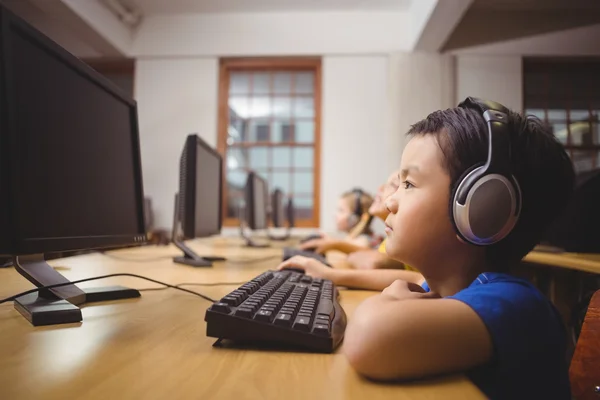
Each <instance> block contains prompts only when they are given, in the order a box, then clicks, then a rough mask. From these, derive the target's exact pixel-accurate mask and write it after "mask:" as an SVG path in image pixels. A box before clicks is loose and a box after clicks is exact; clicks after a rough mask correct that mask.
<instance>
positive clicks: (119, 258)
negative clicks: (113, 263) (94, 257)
mask: <svg viewBox="0 0 600 400" xmlns="http://www.w3.org/2000/svg"><path fill="white" fill-rule="evenodd" d="M100 254H102V255H103V256H106V257H108V258H112V259H115V260H119V261H130V262H151V261H160V260H170V259H171V258H173V256H161V257H153V258H127V257H119V256H115V255H114V254H108V253H103V252H100Z"/></svg>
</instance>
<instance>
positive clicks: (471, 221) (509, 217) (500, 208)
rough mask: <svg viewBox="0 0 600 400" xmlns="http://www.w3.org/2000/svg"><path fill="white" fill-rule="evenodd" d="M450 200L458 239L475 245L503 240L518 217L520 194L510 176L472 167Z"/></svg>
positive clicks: (517, 186) (460, 181)
mask: <svg viewBox="0 0 600 400" xmlns="http://www.w3.org/2000/svg"><path fill="white" fill-rule="evenodd" d="M463 175H464V176H463V177H461V178H462V179H460V180H459V181H458V185H457V186H456V189H455V190H454V191H453V196H452V210H451V213H452V214H451V216H452V221H453V224H454V227H455V229H456V231H457V233H458V234H459V236H460V237H461V238H462V239H463V240H465V241H466V242H468V243H471V244H474V245H479V246H481V245H491V244H494V243H497V242H499V241H500V240H502V239H504V238H505V237H506V236H507V235H508V234H509V233H510V232H511V231H512V229H513V228H514V227H515V225H516V223H517V221H518V219H519V214H520V204H521V194H520V189H519V185H518V183H517V181H516V179H515V178H514V177H513V176H505V175H502V174H496V173H491V174H490V173H486V172H485V170H484V167H475V168H474V169H471V170H470V171H469V172H466V173H465V174H463Z"/></svg>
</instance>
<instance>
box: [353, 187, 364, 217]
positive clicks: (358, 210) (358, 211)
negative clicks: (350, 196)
mask: <svg viewBox="0 0 600 400" xmlns="http://www.w3.org/2000/svg"><path fill="white" fill-rule="evenodd" d="M352 193H354V197H355V200H354V210H352V213H353V214H354V215H356V216H358V217H360V216H362V214H363V211H362V202H361V200H362V197H363V195H364V194H365V192H364V191H363V190H362V189H361V188H354V189H352Z"/></svg>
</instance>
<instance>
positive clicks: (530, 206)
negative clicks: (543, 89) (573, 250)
mask: <svg viewBox="0 0 600 400" xmlns="http://www.w3.org/2000/svg"><path fill="white" fill-rule="evenodd" d="M508 125H509V132H510V143H511V166H512V172H513V175H514V176H515V178H516V179H517V181H518V182H519V186H520V188H521V194H522V208H521V216H520V218H519V221H518V222H517V225H516V226H515V228H514V229H513V231H512V232H511V233H510V234H509V235H508V236H507V237H506V238H504V239H503V240H501V241H500V242H498V243H496V244H493V245H490V246H488V247H487V250H486V257H487V260H488V262H489V263H490V264H492V265H494V266H495V267H497V268H505V267H507V266H508V264H510V263H512V262H516V261H519V260H521V259H522V258H523V257H524V256H525V255H527V253H529V252H530V251H531V249H533V247H534V246H535V245H536V244H537V243H538V242H539V240H540V239H541V237H542V235H543V233H544V231H545V230H546V229H547V228H548V226H549V224H550V223H551V222H552V221H553V220H554V219H555V218H556V217H557V216H558V215H559V214H560V213H561V212H562V211H563V210H564V209H565V207H566V205H567V203H568V201H569V198H570V196H571V194H572V192H573V187H574V182H575V173H574V171H573V164H572V162H571V159H570V158H569V156H568V155H567V153H566V151H565V149H564V147H563V146H562V145H561V144H560V143H559V142H558V140H556V138H555V137H554V135H553V134H552V131H551V130H550V128H549V127H548V126H547V125H545V124H544V123H543V122H542V121H540V120H539V119H538V118H536V117H527V118H526V117H523V116H521V115H519V114H517V113H515V112H512V111H511V112H510V113H509V115H508ZM429 134H431V135H435V137H436V139H437V142H438V144H439V146H440V148H441V150H442V153H443V154H444V164H445V168H446V170H447V171H448V173H449V175H450V178H451V182H452V186H454V185H455V184H456V182H457V181H458V179H459V178H460V177H461V175H462V174H463V173H464V172H465V171H466V170H467V169H468V168H469V167H471V166H473V165H475V164H478V163H484V162H485V161H486V159H487V142H488V139H487V138H488V133H487V125H486V123H485V121H484V119H483V117H482V115H481V114H480V113H478V112H477V111H475V110H471V109H464V108H451V109H447V110H440V111H435V112H433V113H431V114H429V115H428V116H427V118H425V119H424V120H422V121H419V122H417V123H416V124H414V125H413V126H412V127H411V129H410V130H409V132H408V135H409V136H419V135H429Z"/></svg>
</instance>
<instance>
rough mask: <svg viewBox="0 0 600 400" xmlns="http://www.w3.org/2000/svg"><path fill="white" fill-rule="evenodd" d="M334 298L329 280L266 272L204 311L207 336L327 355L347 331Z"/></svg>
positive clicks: (344, 315)
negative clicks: (301, 349)
mask: <svg viewBox="0 0 600 400" xmlns="http://www.w3.org/2000/svg"><path fill="white" fill-rule="evenodd" d="M337 296H338V291H337V288H336V287H335V285H334V284H333V283H332V282H331V281H329V280H325V279H317V278H315V279H313V278H311V277H309V276H307V275H304V274H302V273H299V272H293V271H267V272H265V273H263V274H260V275H259V276H257V277H256V278H254V279H252V280H251V281H249V282H247V283H245V284H243V285H242V286H240V287H239V288H237V289H236V290H234V291H233V292H231V293H229V294H228V295H227V296H225V297H223V298H222V299H221V300H219V301H218V302H215V303H213V305H212V306H211V307H210V308H209V309H208V310H206V315H205V317H204V320H205V321H206V323H207V325H206V335H207V336H210V337H215V338H218V339H229V340H232V341H234V342H243V343H256V344H259V345H260V344H261V343H262V344H269V345H282V346H283V347H298V348H303V349H306V350H310V351H315V352H327V353H330V352H332V351H333V350H335V348H336V347H337V346H338V345H339V344H340V343H341V341H342V339H343V337H344V331H345V330H346V313H345V312H344V310H343V309H342V307H341V306H340V304H339V303H338V300H337Z"/></svg>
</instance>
